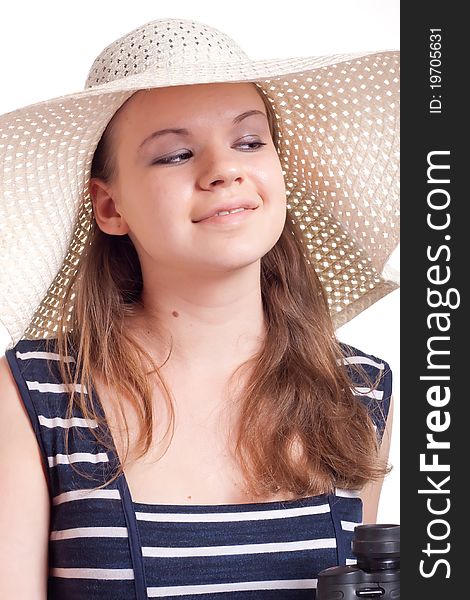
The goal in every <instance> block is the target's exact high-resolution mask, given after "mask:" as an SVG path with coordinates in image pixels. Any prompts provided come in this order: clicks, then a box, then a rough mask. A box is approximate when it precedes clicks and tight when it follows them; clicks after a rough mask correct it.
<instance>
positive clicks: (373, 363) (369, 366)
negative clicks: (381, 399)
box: [340, 342, 392, 394]
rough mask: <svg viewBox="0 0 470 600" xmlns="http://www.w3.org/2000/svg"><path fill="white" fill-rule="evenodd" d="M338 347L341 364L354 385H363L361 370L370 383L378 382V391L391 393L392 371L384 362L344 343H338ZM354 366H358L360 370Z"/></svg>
mask: <svg viewBox="0 0 470 600" xmlns="http://www.w3.org/2000/svg"><path fill="white" fill-rule="evenodd" d="M340 347H341V350H342V352H343V364H344V365H345V368H346V369H347V371H348V373H349V374H350V376H351V378H352V379H353V381H354V382H355V383H357V384H358V385H360V384H362V383H365V381H364V377H363V375H362V374H361V371H362V370H363V371H364V372H365V373H366V375H367V377H368V378H370V379H372V381H377V380H378V384H379V389H381V390H382V391H383V392H384V394H386V393H387V392H389V391H390V392H391V386H392V370H391V368H390V365H389V364H388V362H387V361H386V360H384V359H383V358H380V357H378V356H375V355H374V354H369V353H367V352H364V350H360V349H359V348H355V347H354V346H351V345H350V344H346V343H344V342H340ZM355 366H356V367H357V366H359V367H360V369H358V368H355Z"/></svg>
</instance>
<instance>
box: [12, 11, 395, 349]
mask: <svg viewBox="0 0 470 600" xmlns="http://www.w3.org/2000/svg"><path fill="white" fill-rule="evenodd" d="M398 67H399V55H398V53H396V52H380V53H371V54H367V55H365V56H355V55H348V56H336V57H320V58H300V59H283V60H277V61H250V60H249V59H248V58H247V57H246V55H245V54H244V53H243V52H242V51H241V50H240V49H239V48H238V47H237V46H236V44H235V43H234V42H233V41H232V40H231V39H230V38H228V36H226V35H225V34H222V33H220V32H218V31H217V30H215V29H213V28H211V27H208V26H206V25H202V24H200V23H194V22H192V21H184V20H178V19H168V20H162V21H157V22H153V23H149V24H146V25H144V26H143V27H140V28H138V29H137V30H136V31H134V32H131V33H130V34H128V35H126V36H124V37H123V38H121V39H120V40H117V41H116V42H114V43H113V44H111V45H110V46H108V47H107V48H106V49H105V50H104V51H103V53H102V54H101V55H100V56H99V57H98V58H97V59H96V60H95V62H94V64H93V66H92V68H91V70H90V74H89V76H88V80H87V84H86V85H87V88H88V90H85V91H83V92H80V93H78V94H73V95H70V96H65V97H62V98H58V99H55V100H51V101H48V102H43V103H39V104H37V105H33V106H31V107H26V108H24V109H20V110H18V111H15V112H14V113H10V114H9V115H3V116H2V117H0V158H1V164H2V169H3V170H2V173H1V190H2V198H1V204H0V252H1V253H2V262H3V264H5V265H7V269H6V272H3V269H2V273H1V274H0V289H1V290H2V293H1V299H0V316H1V318H2V321H3V323H4V325H5V327H6V328H7V330H8V331H9V333H10V335H11V337H12V339H13V341H16V340H17V339H19V338H20V337H50V336H54V335H55V334H56V332H57V327H58V308H59V307H60V305H61V299H62V298H63V286H64V284H65V283H66V282H67V281H68V280H69V278H73V277H74V276H75V273H76V269H77V265H78V262H79V260H80V255H81V252H82V251H83V248H84V245H85V243H86V239H87V234H88V231H89V228H90V223H91V219H92V218H93V215H92V208H91V202H90V198H89V196H88V194H87V192H86V190H87V185H88V180H89V170H90V166H91V160H92V157H93V153H94V150H95V148H96V145H97V143H98V141H99V138H100V136H101V134H102V132H103V130H104V128H105V126H106V124H107V123H108V121H109V120H110V118H111V117H112V115H113V114H114V113H115V111H116V110H117V109H118V108H119V107H120V106H121V105H122V104H123V102H124V101H125V100H126V99H127V98H129V97H130V96H131V95H132V93H133V92H134V91H135V90H137V89H142V88H145V87H158V86H163V85H181V84H185V83H186V84H188V83H196V82H198V83H203V82H210V81H233V82H235V81H254V82H256V83H258V85H259V86H260V87H261V89H262V90H263V92H264V93H265V94H266V96H267V97H268V99H269V101H270V102H271V104H272V106H273V109H274V112H275V114H276V117H277V123H278V130H279V138H278V144H279V150H280V157H281V164H282V167H283V170H284V173H285V181H286V189H287V195H288V198H287V200H288V209H289V215H290V217H291V218H292V219H293V220H295V221H298V222H299V223H300V226H301V228H302V231H303V233H304V235H305V236H306V239H307V242H308V251H309V255H308V259H309V261H310V263H311V264H312V266H313V267H314V268H315V269H316V271H317V272H318V274H319V276H320V279H321V281H322V282H323V284H324V286H325V288H326V291H327V295H328V301H329V304H330V308H331V310H332V314H333V318H334V320H335V322H336V325H337V326H339V325H341V324H343V323H345V322H346V321H348V320H349V319H350V318H352V317H354V316H355V315H357V314H358V313H360V312H361V311H362V310H364V309H365V308H367V307H368V306H370V305H371V304H372V303H374V302H375V301H376V300H378V299H380V298H381V297H383V296H384V295H385V294H387V293H388V292H389V291H391V290H392V289H395V288H396V287H397V283H396V282H394V281H390V280H386V279H385V278H384V277H383V274H382V269H383V266H384V264H385V262H386V260H387V258H388V257H389V255H390V253H391V252H392V250H393V249H394V248H395V246H396V245H397V242H398V206H399V200H398V198H399V193H398V168H399V160H398V149H399V144H398V135H399V131H398V99H399V91H398ZM288 218H289V217H288ZM71 309H72V306H69V307H68V308H67V310H69V311H70V310H71Z"/></svg>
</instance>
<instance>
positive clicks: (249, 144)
mask: <svg viewBox="0 0 470 600" xmlns="http://www.w3.org/2000/svg"><path fill="white" fill-rule="evenodd" d="M237 146H238V147H240V146H245V147H247V148H248V150H258V148H261V146H266V144H265V142H260V141H258V140H253V141H251V142H249V141H245V142H241V143H240V144H237Z"/></svg>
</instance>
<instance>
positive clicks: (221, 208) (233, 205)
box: [194, 200, 258, 223]
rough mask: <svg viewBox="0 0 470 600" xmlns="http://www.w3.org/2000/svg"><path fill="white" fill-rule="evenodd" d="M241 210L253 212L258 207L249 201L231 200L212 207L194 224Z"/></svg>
mask: <svg viewBox="0 0 470 600" xmlns="http://www.w3.org/2000/svg"><path fill="white" fill-rule="evenodd" d="M241 208H244V209H245V210H248V209H252V210H253V209H255V208H258V205H257V204H255V203H254V202H252V201H249V200H233V201H232V202H230V201H229V202H225V203H224V204H219V205H218V206H214V207H212V209H211V210H210V212H207V213H206V214H204V215H202V217H200V218H199V219H198V220H197V221H194V222H195V223H200V222H201V221H205V220H206V219H209V218H211V217H214V216H215V215H217V214H218V213H226V212H231V211H234V210H237V211H239V210H240V209H241ZM240 212H243V211H240Z"/></svg>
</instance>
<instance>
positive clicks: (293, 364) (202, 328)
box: [0, 19, 398, 600]
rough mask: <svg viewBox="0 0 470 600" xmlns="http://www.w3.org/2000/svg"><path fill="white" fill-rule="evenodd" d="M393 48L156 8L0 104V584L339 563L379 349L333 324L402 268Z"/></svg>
mask: <svg viewBox="0 0 470 600" xmlns="http://www.w3.org/2000/svg"><path fill="white" fill-rule="evenodd" d="M397 61H398V58H397V55H396V53H392V52H384V53H376V54H373V53H371V54H368V55H361V56H353V55H350V56H345V57H326V58H325V57H323V58H305V59H292V60H284V61H279V60H278V61H258V62H255V61H251V60H250V59H248V57H246V55H245V54H244V53H243V52H242V50H240V48H238V47H237V46H236V44H235V43H234V42H233V40H231V39H230V38H228V37H227V36H226V35H224V34H223V33H221V32H219V31H217V30H215V29H213V28H210V27H208V26H206V25H203V24H200V23H195V22H193V21H186V20H180V19H166V20H159V21H154V22H152V23H148V24H145V25H143V26H142V27H139V28H138V29H137V30H135V31H133V32H131V33H129V34H127V35H126V36H124V37H123V38H121V39H119V40H117V41H116V42H114V43H113V44H111V45H110V46H108V47H107V48H105V50H104V51H103V52H102V53H101V54H100V55H99V56H98V58H97V59H96V60H95V63H94V64H93V66H92V68H91V70H90V74H89V78H88V81H87V86H86V89H85V91H84V92H79V93H77V94H73V95H71V96H67V97H62V98H58V99H55V100H52V101H48V102H45V103H40V104H38V105H35V106H33V107H26V108H25V109H20V110H19V111H15V112H14V113H11V114H9V115H4V116H3V117H2V120H1V121H0V128H1V131H2V140H3V141H2V152H3V155H2V157H3V161H4V165H5V167H4V176H3V180H2V191H3V194H2V212H3V218H4V219H5V220H4V222H5V223H6V226H5V227H4V232H3V236H4V240H5V242H4V243H3V241H2V248H5V249H6V253H5V256H3V257H2V260H3V261H4V262H5V265H6V269H5V270H6V271H8V287H6V286H7V283H6V281H5V282H3V281H2V296H3V301H2V303H1V307H0V308H1V312H0V314H1V316H2V319H3V322H4V323H5V326H6V327H7V329H8V330H9V332H10V334H11V336H12V340H13V343H12V345H11V347H10V348H8V349H7V351H6V357H5V358H3V359H2V361H1V367H0V368H1V376H2V380H1V391H2V397H3V399H4V400H3V402H2V403H1V405H0V406H1V407H0V413H1V418H0V428H1V431H0V439H1V441H0V457H1V458H0V478H1V480H2V489H3V490H6V493H5V495H4V501H3V502H2V505H1V508H0V519H1V522H2V527H3V536H2V538H1V539H2V541H1V542H0V547H1V548H2V558H3V560H2V561H1V563H2V567H1V568H2V577H1V578H0V582H1V583H0V586H1V587H0V589H1V592H2V594H1V595H2V597H3V596H5V597H10V596H11V597H17V598H19V597H25V598H26V597H27V598H45V597H48V598H64V599H65V598H67V600H69V599H74V598H110V599H111V598H113V599H114V600H116V599H120V598H123V599H124V598H125V599H129V598H138V599H143V598H154V597H166V598H172V597H177V596H184V597H187V598H192V597H198V598H199V597H201V596H207V597H211V598H219V597H220V598H222V597H223V598H225V597H229V596H230V597H240V598H245V597H246V598H259V599H263V598H273V599H274V598H279V599H281V598H282V599H287V598H292V599H294V598H295V599H300V598H314V597H315V588H316V581H317V575H318V573H319V571H321V570H322V569H323V568H326V567H329V566H333V565H335V564H348V563H350V562H351V561H353V560H354V557H353V555H352V554H351V551H350V542H351V537H352V533H353V530H354V526H355V525H356V524H359V523H361V522H362V520H363V519H364V520H367V521H373V520H375V515H376V510H377V502H378V497H379V491H380V485H381V481H382V478H383V476H384V474H385V473H386V472H387V455H388V442H387V439H388V434H387V433H386V434H385V435H384V431H385V428H386V427H387V430H388V429H389V428H390V422H391V418H390V414H391V411H390V399H391V373H390V369H389V366H388V364H387V363H386V362H385V361H383V360H381V359H380V358H377V357H375V356H372V355H370V354H366V353H365V352H362V351H360V350H358V349H355V348H351V347H348V346H346V345H345V344H341V343H339V342H338V340H337V339H336V337H335V326H338V325H339V324H341V323H344V322H345V321H346V320H348V319H350V318H352V317H353V316H355V315H356V314H358V313H359V312H360V311H361V310H363V309H364V308H366V307H367V306H369V305H370V304H371V303H372V302H374V301H375V300H377V299H378V298H380V297H382V296H383V295H385V294H386V293H387V292H388V291H390V290H391V289H393V287H394V285H393V283H392V282H389V281H386V280H385V279H384V278H383V277H382V276H381V270H382V266H383V264H384V262H385V260H386V258H387V257H388V255H389V254H390V252H391V250H392V249H393V247H394V245H395V243H396V235H395V234H396V220H395V218H396V201H397V193H396V173H397V164H398V163H397V141H396V138H397V136H396V118H397V114H396V110H397V77H396V70H397ZM377 86H378V88H379V91H378V88H377ZM372 93H373V96H372V95H371V94H372ZM9 224H10V227H8V225H9ZM19 227H22V229H19ZM26 235H31V242H30V243H29V244H24V242H25V241H26V240H27V238H26V237H25V236H26ZM33 241H34V243H32V242H33ZM18 249H20V250H21V252H22V253H26V256H27V258H28V260H27V261H25V260H24V255H23V257H22V264H23V267H22V268H21V269H19V271H18V273H17V274H14V273H13V269H12V260H13V258H14V254H15V251H17V250H18ZM25 263H27V264H25ZM5 290H7V292H6V293H5ZM30 307H34V309H33V310H32V311H31V310H30ZM387 416H388V418H387ZM382 440H384V441H383V443H382ZM19 465H21V468H20V469H19V468H18V466H19ZM363 505H364V513H363V512H362V509H363ZM234 593H235V596H234ZM230 594H231V595H230Z"/></svg>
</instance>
